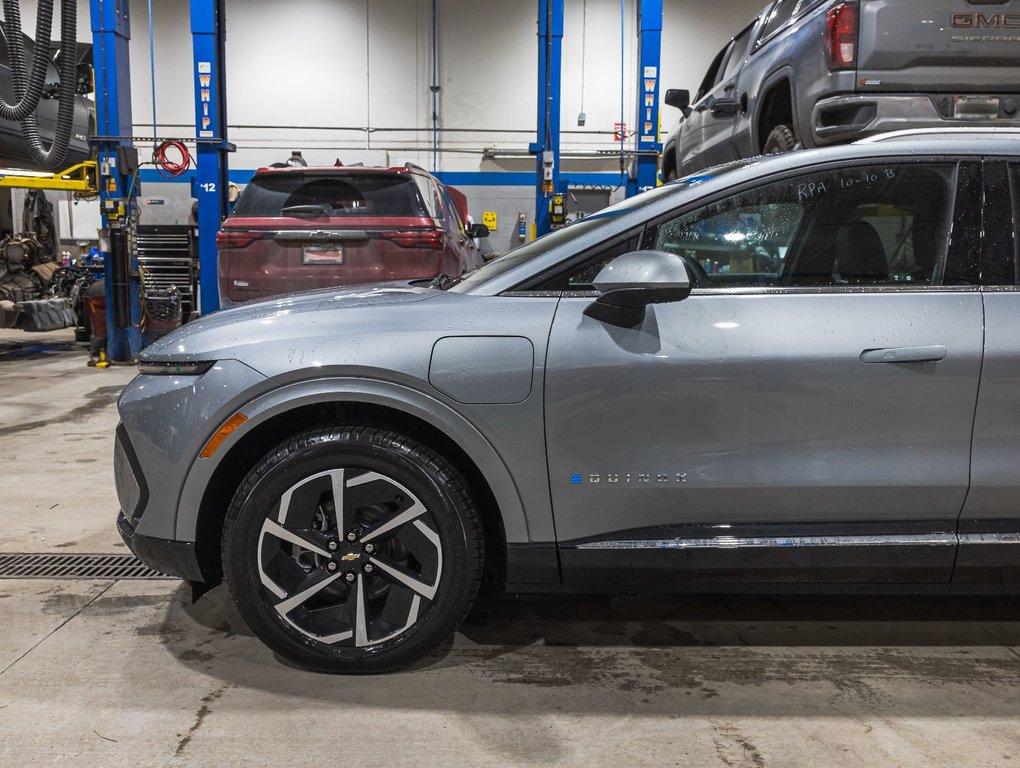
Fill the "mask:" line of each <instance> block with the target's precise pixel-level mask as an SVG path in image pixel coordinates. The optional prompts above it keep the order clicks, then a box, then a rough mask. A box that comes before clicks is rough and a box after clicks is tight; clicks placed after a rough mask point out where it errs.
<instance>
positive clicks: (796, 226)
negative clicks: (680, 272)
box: [646, 164, 956, 288]
mask: <svg viewBox="0 0 1020 768" xmlns="http://www.w3.org/2000/svg"><path fill="white" fill-rule="evenodd" d="M955 179H956V166H955V165H952V164H944V165H928V166H918V165H892V166H867V167H858V168H847V169H840V170H832V171H826V172H821V173H815V174H811V175H809V176H801V177H796V178H793V179H789V180H784V181H780V182H775V183H772V184H767V185H763V186H760V187H757V188H755V189H753V190H749V191H747V192H743V193H741V194H738V195H734V196H732V197H728V198H724V199H722V200H719V201H717V202H714V203H711V204H709V205H707V206H704V207H702V208H698V209H696V210H694V211H691V212H689V213H686V214H683V215H681V216H678V217H677V218H675V219H672V220H667V221H665V222H662V223H661V224H659V225H658V227H656V228H654V230H653V231H654V239H653V238H652V237H649V238H648V239H646V243H647V245H646V247H653V248H656V249H657V250H663V251H669V252H670V253H675V254H677V255H678V256H680V257H682V258H683V259H685V260H686V261H687V263H688V266H689V268H690V270H691V272H692V277H694V279H695V282H696V283H697V286H698V287H699V288H730V287H770V286H788V285H789V286H795V285H811V286H843V285H846V286H851V285H861V286H867V285H901V284H907V285H941V284H942V283H943V276H944V274H945V262H946V251H947V244H948V240H949V231H950V223H951V221H952V205H953V198H954V190H955Z"/></svg>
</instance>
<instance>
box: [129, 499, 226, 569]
mask: <svg viewBox="0 0 1020 768" xmlns="http://www.w3.org/2000/svg"><path fill="white" fill-rule="evenodd" d="M117 531H118V532H119V533H120V536H121V538H122V539H124V543H125V544H127V546H128V549H130V550H131V551H132V552H134V554H135V557H137V558H138V559H139V560H141V561H142V562H143V563H145V564H146V565H147V566H149V567H150V568H152V569H154V570H157V571H160V572H161V573H165V574H167V575H169V576H177V577H179V578H182V579H186V580H187V581H208V578H207V577H206V576H205V574H203V573H202V568H201V566H200V565H199V562H198V555H197V554H196V552H195V543H194V542H192V541H169V540H167V539H157V538H154V537H152V536H143V535H141V534H139V533H137V532H136V531H135V529H134V528H132V527H131V524H130V523H129V522H128V519H127V517H125V516H124V513H123V512H121V513H120V514H119V515H118V516H117Z"/></svg>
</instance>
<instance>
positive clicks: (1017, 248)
mask: <svg viewBox="0 0 1020 768" xmlns="http://www.w3.org/2000/svg"><path fill="white" fill-rule="evenodd" d="M1009 186H1010V188H1011V189H1012V197H1013V254H1014V255H1013V263H1014V265H1015V266H1014V276H1015V277H1014V282H1015V283H1016V285H1020V165H1011V166H1010V167H1009Z"/></svg>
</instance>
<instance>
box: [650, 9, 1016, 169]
mask: <svg viewBox="0 0 1020 768" xmlns="http://www.w3.org/2000/svg"><path fill="white" fill-rule="evenodd" d="M665 101H666V104H667V105H669V106H672V107H676V108H677V109H680V110H681V111H682V112H683V119H682V120H681V121H680V124H679V126H678V127H677V128H676V129H675V130H674V131H673V133H672V134H671V135H670V136H669V137H668V139H667V140H666V142H665V144H664V147H663V151H662V157H661V171H662V178H663V180H664V181H668V180H671V179H675V178H679V177H681V176H684V175H686V174H689V173H694V172H696V171H699V170H701V169H703V168H708V167H711V166H713V165H718V164H719V163H724V162H727V161H729V160H736V159H739V158H745V157H753V156H755V155H759V154H769V153H776V152H786V151H789V150H791V149H798V148H800V147H819V146H825V145H828V144H835V143H842V142H849V141H854V140H856V139H860V138H863V137H865V136H869V135H872V134H876V133H881V132H885V131H893V130H900V129H907V128H932V127H938V126H954V125H957V126H962V125H966V126H1020V0H774V2H771V3H769V5H768V6H766V7H765V8H764V9H763V10H762V12H761V13H760V14H759V15H758V16H757V17H756V18H755V19H754V20H753V21H752V22H751V23H750V24H748V25H747V26H746V27H744V28H743V29H742V30H741V31H740V32H739V33H738V34H737V35H736V36H735V37H734V38H733V39H732V40H730V42H729V43H727V44H726V46H725V47H724V48H723V49H722V50H721V51H720V52H719V54H718V55H717V56H716V57H715V59H714V60H713V61H712V64H711V66H710V67H709V68H708V72H707V74H706V75H705V78H704V80H703V81H702V83H701V87H700V88H699V89H698V91H697V93H696V94H695V96H694V98H693V99H692V98H691V96H690V92H689V91H687V90H681V89H670V90H668V91H667V92H666V98H665Z"/></svg>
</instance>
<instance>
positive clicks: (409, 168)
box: [255, 163, 432, 176]
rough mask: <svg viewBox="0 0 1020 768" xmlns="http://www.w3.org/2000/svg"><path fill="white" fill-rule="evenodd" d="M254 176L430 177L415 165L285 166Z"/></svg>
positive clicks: (257, 172)
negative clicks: (365, 174)
mask: <svg viewBox="0 0 1020 768" xmlns="http://www.w3.org/2000/svg"><path fill="white" fill-rule="evenodd" d="M255 173H256V175H261V174H263V173H273V174H276V173H321V174H327V173H405V174H411V173H413V174H418V175H424V176H431V175H432V174H431V173H429V172H428V171H426V170H425V169H424V168H419V167H418V166H416V165H411V164H410V163H409V164H407V165H398V166H392V167H390V168H384V167H382V166H376V165H321V166H304V165H287V166H284V167H281V168H270V167H263V168H259V169H258V170H257V171H255Z"/></svg>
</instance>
